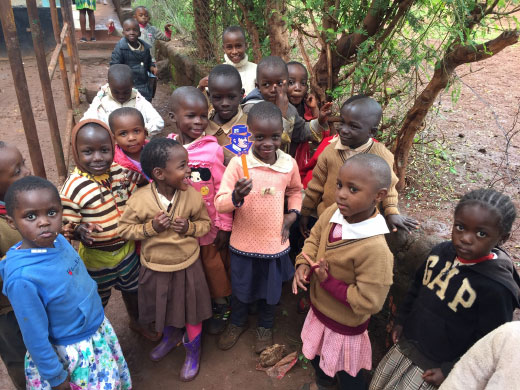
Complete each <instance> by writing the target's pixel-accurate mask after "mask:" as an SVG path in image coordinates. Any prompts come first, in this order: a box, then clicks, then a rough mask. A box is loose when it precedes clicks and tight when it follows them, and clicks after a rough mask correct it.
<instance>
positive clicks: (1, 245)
mask: <svg viewBox="0 0 520 390" xmlns="http://www.w3.org/2000/svg"><path fill="white" fill-rule="evenodd" d="M21 240H22V236H20V233H18V230H14V229H12V228H11V227H10V226H9V225H8V224H7V221H6V219H5V215H1V216H0V259H3V258H4V256H5V254H6V253H7V251H8V250H9V248H11V247H12V246H13V245H14V244H16V243H17V242H18V241H21ZM3 288H4V284H3V282H2V279H0V315H2V314H7V313H9V312H10V311H12V310H13V308H12V307H11V304H10V303H9V300H8V299H7V297H6V296H5V295H4V294H2V289H3Z"/></svg>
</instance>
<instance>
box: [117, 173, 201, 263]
mask: <svg viewBox="0 0 520 390" xmlns="http://www.w3.org/2000/svg"><path fill="white" fill-rule="evenodd" d="M161 211H162V212H164V213H165V214H166V215H168V217H170V219H171V220H172V221H173V220H174V219H175V218H176V217H180V218H186V219H187V220H188V230H187V231H186V233H184V234H179V233H177V232H175V231H174V230H173V229H172V228H170V229H167V230H165V231H163V232H161V233H158V232H157V231H156V230H155V229H154V228H153V225H152V220H153V218H154V217H155V216H156V215H157V214H158V213H159V212H161ZM210 227H211V220H210V218H209V216H208V212H207V211H206V206H205V203H204V200H203V199H202V196H201V194H200V193H199V192H197V190H195V189H194V188H193V187H188V189H187V190H186V191H177V192H176V195H175V196H174V200H173V203H171V205H170V206H169V207H165V206H164V205H163V203H162V201H161V200H160V197H159V193H158V192H157V188H156V185H155V183H151V184H148V185H146V186H145V187H141V188H139V189H138V190H137V191H136V192H135V194H133V195H132V197H131V198H130V200H129V201H128V203H127V205H126V209H125V212H124V213H123V216H122V217H121V219H120V220H119V227H118V228H117V232H118V234H120V235H121V237H123V238H125V239H127V240H136V241H141V254H140V258H141V264H142V265H143V266H145V267H147V268H150V269H151V270H153V271H159V272H174V271H179V270H182V269H185V268H188V267H189V266H190V265H192V264H193V263H195V261H196V260H197V259H198V258H199V253H200V247H199V242H198V240H197V238H198V237H203V236H204V235H205V234H207V233H208V232H209V230H210Z"/></svg>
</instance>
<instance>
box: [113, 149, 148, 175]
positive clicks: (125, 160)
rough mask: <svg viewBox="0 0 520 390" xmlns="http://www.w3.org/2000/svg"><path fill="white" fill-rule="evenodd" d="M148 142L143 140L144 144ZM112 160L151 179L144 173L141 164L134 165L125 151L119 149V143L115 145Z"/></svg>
mask: <svg viewBox="0 0 520 390" xmlns="http://www.w3.org/2000/svg"><path fill="white" fill-rule="evenodd" d="M148 142H149V141H148V140H145V142H144V144H145V145H146V144H147V143H148ZM114 162H116V163H118V164H119V165H121V166H122V167H123V168H127V169H130V170H132V171H135V172H137V173H140V174H141V175H143V176H144V177H146V178H147V179H148V180H149V181H152V180H151V179H150V178H149V177H148V176H146V175H145V174H144V172H143V170H142V168H141V166H137V165H135V163H134V162H133V161H132V160H131V159H130V158H129V157H128V156H127V155H126V154H125V152H124V151H123V149H121V147H120V146H119V145H116V147H115V149H114Z"/></svg>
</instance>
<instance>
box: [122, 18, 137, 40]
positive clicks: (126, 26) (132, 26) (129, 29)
mask: <svg viewBox="0 0 520 390" xmlns="http://www.w3.org/2000/svg"><path fill="white" fill-rule="evenodd" d="M123 36H124V37H125V38H126V40H127V41H128V42H130V43H135V42H137V39H138V38H139V37H140V36H141V29H140V28H139V24H138V23H137V21H133V22H132V20H129V21H127V22H125V23H123Z"/></svg>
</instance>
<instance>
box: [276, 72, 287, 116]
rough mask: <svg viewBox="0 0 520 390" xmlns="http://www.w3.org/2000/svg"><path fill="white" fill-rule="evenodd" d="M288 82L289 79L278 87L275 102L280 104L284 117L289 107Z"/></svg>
mask: <svg viewBox="0 0 520 390" xmlns="http://www.w3.org/2000/svg"><path fill="white" fill-rule="evenodd" d="M286 84H287V80H284V81H283V85H282V86H281V87H276V92H277V94H276V100H275V104H276V105H277V106H278V108H279V109H280V111H282V117H284V118H285V116H286V115H287V110H288V108H289V98H288V97H287V88H286Z"/></svg>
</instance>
